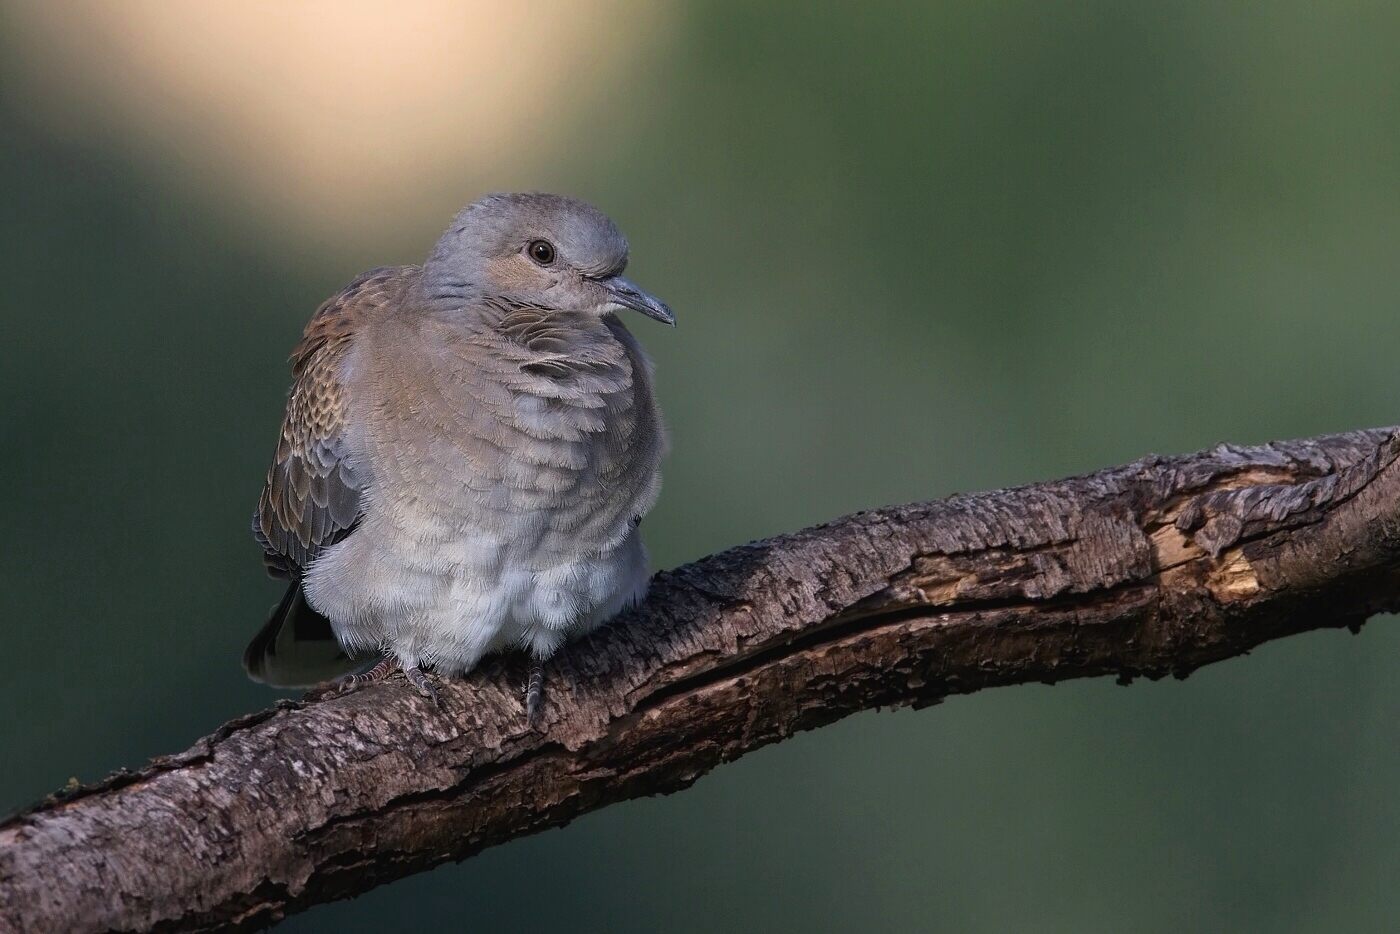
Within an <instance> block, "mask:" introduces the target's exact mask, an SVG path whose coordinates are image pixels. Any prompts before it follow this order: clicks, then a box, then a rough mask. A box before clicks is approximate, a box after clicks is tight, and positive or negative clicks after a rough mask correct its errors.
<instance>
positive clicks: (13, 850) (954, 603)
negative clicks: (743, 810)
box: [0, 429, 1400, 932]
mask: <svg viewBox="0 0 1400 934" xmlns="http://www.w3.org/2000/svg"><path fill="white" fill-rule="evenodd" d="M1397 454H1400V439H1397V436H1396V431H1395V430H1394V429H1384V430H1374V431H1361V432H1353V433H1350V434H1344V435H1335V436H1329V437H1323V438H1316V439H1312V440H1308V441H1296V442H1282V443H1275V444H1269V445H1263V446H1259V447H1234V446H1228V445H1221V446H1219V447H1217V448H1214V449H1212V450H1210V451H1206V452H1202V453H1199V454H1193V455H1188V456H1183V457H1149V458H1145V459H1143V460H1140V461H1137V462H1135V463H1132V464H1128V465H1126V466H1123V467H1117V468H1111V469H1108V470H1103V471H1100V472H1098V473H1095V474H1091V475H1089V476H1085V477H1079V478H1074V479H1069V480H1063V481H1057V482H1053V483H1043V484H1036V485H1033V486H1027V487H1021V488H1018V489H1013V490H1001V491H996V492H991V493H981V494H975V495H966V496H954V497H951V498H949V499H946V500H941V501H937V502H928V503H916V504H912V505H907V506H894V507H889V508H885V509H879V510H874V511H871V512H863V513H858V514H856V515H853V516H847V517H845V518H842V519H838V520H836V521H834V522H831V523H828V524H826V525H822V526H818V527H815V528H811V529H806V530H803V531H801V532H797V533H794V534H792V535H785V536H779V537H777V538H773V539H769V540H767V541H763V542H756V543H752V544H748V545H742V546H740V547H737V548H733V549H730V550H729V551H726V552H723V553H721V554H717V555H713V556H711V557H709V558H705V559H703V560H701V561H697V562H695V563H693V564H690V565H687V566H685V567H682V568H678V569H677V570H674V571H670V572H665V573H662V574H659V575H658V576H657V578H656V580H655V581H654V583H653V586H652V590H651V594H650V596H649V597H648V599H647V601H646V603H645V604H644V605H643V606H641V607H640V608H638V609H637V610H635V611H633V612H631V613H629V614H627V615H626V616H625V617H624V618H622V619H620V620H618V621H617V622H616V623H615V624H613V625H611V626H609V627H607V628H605V629H603V630H601V631H599V632H597V633H595V634H593V635H592V636H590V637H588V638H587V639H585V640H583V641H582V642H580V643H577V644H575V645H574V646H572V647H571V648H570V649H569V651H568V657H567V662H566V663H562V662H556V663H554V665H553V666H552V667H553V670H552V671H551V673H550V676H551V683H552V684H553V685H554V689H553V690H552V691H551V692H550V693H549V695H548V699H547V703H546V707H545V710H544V713H543V721H544V724H545V725H544V728H543V729H542V730H541V731H539V732H533V731H531V730H529V729H528V728H527V726H526V723H525V719H524V714H523V711H522V709H521V705H520V702H519V697H518V694H519V691H518V688H519V685H518V684H517V683H516V682H517V681H518V680H519V675H518V674H515V673H511V672H509V671H507V672H504V673H501V674H498V675H497V676H495V677H494V678H492V677H487V676H485V675H483V674H476V675H473V676H471V677H469V678H468V679H466V680H464V681H459V682H455V683H451V684H448V685H445V688H444V690H443V705H442V707H441V709H438V708H435V707H433V706H432V704H431V703H429V702H427V701H425V700H424V699H423V698H422V697H420V696H419V695H418V694H417V692H415V691H413V690H412V689H411V688H408V687H407V686H406V685H405V684H404V683H403V682H402V681H395V682H391V683H387V684H384V685H379V686H375V687H372V688H369V689H366V690H364V691H362V692H359V693H356V694H352V695H349V696H345V697H334V698H330V699H323V700H317V701H309V702H282V703H279V704H278V705H276V706H275V707H273V708H271V709H269V710H266V711H263V712H260V713H257V714H253V715H251V716H248V717H244V718H242V719H240V720H235V721H233V722H231V723H228V724H226V725H224V726H223V727H222V728H220V729H219V730H218V731H217V732H216V733H214V734H213V735H211V736H209V737H206V738H205V739H202V740H200V741H199V742H198V743H196V744H195V746H194V747H192V748H191V749H189V750H187V751H186V752H184V753H181V754H179V755H174V756H168V757H163V758H160V759H157V760H155V761H153V762H151V763H150V764H149V765H148V766H147V767H145V768H144V769H141V770H140V771H136V772H123V773H118V774H117V775H114V776H112V777H110V778H108V779H107V780H105V781H103V782H100V783H98V784H96V785H93V786H90V787H80V788H76V789H72V790H66V791H65V792H63V793H60V794H58V795H54V796H51V797H50V798H48V799H46V800H44V801H43V802H40V803H39V804H37V805H36V806H34V807H33V808H31V809H29V810H27V811H25V812H22V813H20V814H18V815H15V816H13V817H11V818H9V819H8V820H6V821H5V822H4V823H3V824H0V930H6V931H8V930H14V931H49V930H64V931H74V932H78V931H104V930H109V929H116V930H132V931H231V930H254V929H259V928H261V927H265V926H266V925H268V924H270V923H273V922H275V921H276V920H278V919H280V918H282V917H283V916H284V915H285V914H287V913H289V912H294V911H299V910H302V909H304V908H307V907H309V906H311V905H314V904H316V903H318V902H323V901H328V900H331V899H335V898H342V897H346V896H349V895H353V894H356V893H358V892H362V891H365V890H366V889H368V888H370V887H372V886H375V885H378V884H380V883H382V882H386V881H390V880H392V879H395V878H398V877H401V876H404V875H407V874H409V873H413V872H418V871H420V870H423V869H427V868H429V867H431V866H434V865H436V864H439V863H441V862H444V861H447V860H460V859H463V858H466V857H468V856H471V855H472V854H474V853H476V852H478V851H480V850H481V849H482V848H484V847H487V846H490V845H492V844H495V843H500V842H502V841H505V840H509V839H511V838H513V837H518V836H521V835H524V834H528V833H533V832H535V831H539V830H543V829H545V828H548V827H555V826H559V825H562V824H564V823H567V822H568V821H569V820H571V819H572V818H574V817H577V816H578V815H580V814H582V813H585V812H587V811H590V810H593V809H595V808H599V807H602V806H604V805H607V804H609V803H612V802H615V801H621V800H624V799H627V798H632V797H636V796H639V795H649V794H658V793H665V792H671V791H676V790H678V789H681V788H684V787H686V786H688V785H689V784H691V783H692V782H694V781H695V780H696V779H697V778H699V777H700V776H701V775H703V774H704V773H705V772H707V771H708V770H710V769H712V768H713V767H715V766H716V765H718V764H719V763H721V762H724V761H728V760H732V759H735V758H737V757H738V756H741V755H743V754H744V753H746V752H748V751H750V750H752V749H756V748H758V747H760V746H763V745H766V744H768V743H772V742H775V741H778V740H781V739H782V738H784V737H785V736H788V735H790V734H791V733H793V732H794V731H797V730H804V729H812V728H814V727H819V726H822V725H823V724H826V723H830V722H832V721H834V720H837V719H839V718H841V717H843V716H846V715H847V714H850V713H854V712H856V711H859V710H864V709H868V708H871V707H875V706H882V705H886V706H900V705H910V704H912V705H915V706H925V705H928V704H932V703H936V702H937V701H939V700H940V699H942V698H943V697H945V696H947V695H949V694H953V693H966V692H970V691H975V690H978V689H980V688H984V687H991V686H996V685H1003V684H1016V683H1022V682H1028V681H1044V682H1054V681H1059V680H1063V679H1066V678H1075V677H1085V676H1093V675H1108V674H1111V675H1117V676H1118V677H1119V679H1120V680H1124V681H1129V680H1131V679H1132V678H1134V677H1137V676H1146V677H1150V678H1157V677H1162V676H1164V675H1167V674H1174V675H1176V676H1178V677H1184V676H1185V675H1186V674H1188V673H1189V672H1190V671H1192V670H1193V669H1195V668H1197V667H1199V666H1201V665H1204V664H1207V663H1209V662H1213V661H1218V660H1220V659H1224V658H1229V657H1231V656H1234V655H1238V654H1241V653H1243V652H1245V651H1247V650H1248V649H1250V648H1251V647H1253V646H1255V645H1258V644H1259V643H1261V642H1264V641H1266V640H1268V639H1273V638H1278V637H1281V636H1285V635H1289V634H1291V633H1296V632H1301V631H1303V630H1307V629H1313V628H1319V627H1329V626H1330V627H1339V626H1347V627H1351V628H1352V629H1356V628H1357V627H1359V626H1360V624H1361V623H1362V622H1363V621H1364V620H1365V619H1366V618H1367V617H1368V616H1370V615H1372V614H1374V613H1377V612H1381V611H1386V610H1390V609H1394V608H1395V607H1397V606H1400V464H1397V463H1396V460H1397ZM561 664H566V667H567V668H568V669H571V671H568V672H564V671H561V668H560V665H561ZM568 676H572V677H573V678H574V679H576V681H577V683H578V685H579V688H578V691H577V693H574V692H571V691H570V690H569V689H568V687H567V686H566V685H567V682H568V680H569V678H568Z"/></svg>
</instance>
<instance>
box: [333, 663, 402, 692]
mask: <svg viewBox="0 0 1400 934" xmlns="http://www.w3.org/2000/svg"><path fill="white" fill-rule="evenodd" d="M398 670H399V660H398V659H397V658H395V657H394V656H392V655H390V656H388V657H387V658H382V659H380V660H379V662H378V664H376V665H375V666H374V667H373V668H371V669H370V670H369V671H362V672H360V673H359V674H357V675H346V676H345V677H343V678H339V679H337V680H335V681H332V682H331V684H333V685H334V686H335V687H336V688H337V689H338V690H339V692H340V693H341V694H349V693H350V692H351V691H358V690H359V689H360V688H362V687H364V686H365V685H367V684H378V683H379V682H380V681H383V680H384V679H385V678H387V677H389V676H390V675H391V674H393V673H394V672H396V671H398Z"/></svg>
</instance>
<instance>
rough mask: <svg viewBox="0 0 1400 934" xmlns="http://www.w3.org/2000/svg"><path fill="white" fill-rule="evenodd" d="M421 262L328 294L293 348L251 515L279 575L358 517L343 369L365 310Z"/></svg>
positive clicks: (300, 567) (392, 294)
mask: <svg viewBox="0 0 1400 934" xmlns="http://www.w3.org/2000/svg"><path fill="white" fill-rule="evenodd" d="M417 271H418V270H417V267H415V266H400V267H392V268H386V269H376V270H374V271H373V272H367V273H365V274H364V275H362V276H360V277H359V278H358V279H356V280H355V281H354V282H352V283H350V284H349V285H348V286H346V287H345V289H344V290H343V291H341V292H340V293H339V294H337V295H334V296H332V297H331V298H330V299H328V300H327V301H326V302H325V303H324V304H323V305H321V307H320V308H319V309H317V311H316V314H315V315H314V316H312V318H311V321H310V322H308V323H307V325H306V330H305V332H304V333H303V335H302V339H301V343H300V344H298V345H297V349H296V350H295V351H294V352H293V353H292V377H293V382H292V390H291V392H290V393H289V394H288V397H287V414H286V417H285V418H284V419H283V421H282V433H281V436H280V437H279V438H278V440H277V454H276V457H275V458H274V459H273V462H272V466H271V467H270V468H269V469H268V472H267V484H266V486H264V487H263V492H262V497H261V498H260V499H259V500H258V509H257V512H255V513H254V514H253V534H254V536H256V537H257V539H258V543H259V544H261V545H262V546H263V551H264V561H265V563H266V564H267V569H268V573H269V574H271V575H272V576H273V577H283V578H291V579H298V578H300V576H301V574H302V572H303V571H304V570H305V569H306V567H307V566H308V565H309V564H310V562H311V561H312V560H314V559H315V558H316V556H317V555H319V554H320V553H321V551H322V550H323V549H325V548H326V547H328V546H330V545H332V544H334V543H335V542H338V541H340V540H341V539H343V538H344V537H345V536H346V535H347V534H349V532H350V530H351V529H353V528H354V526H355V523H356V522H357V521H358V520H359V518H360V511H361V496H362V493H363V491H364V484H365V479H366V478H364V477H362V476H359V475H358V474H357V473H356V470H355V467H354V466H353V464H352V463H351V458H350V457H349V453H350V452H349V450H348V443H347V439H346V424H347V414H348V407H349V404H350V398H349V393H348V391H347V388H346V386H345V384H344V383H343V381H342V379H341V371H342V368H343V366H344V363H345V360H346V356H347V354H348V353H349V351H350V349H351V347H352V345H353V341H354V337H355V333H356V330H357V328H358V327H359V326H360V324H361V323H362V322H363V320H364V319H365V317H366V316H367V315H369V314H371V313H372V312H373V311H374V310H375V309H377V308H379V307H382V306H383V305H384V304H385V303H387V302H392V301H394V300H395V299H397V298H398V297H399V296H400V295H401V294H402V293H403V290H404V288H405V287H406V286H407V284H408V283H409V281H410V280H411V277H412V276H413V275H414V274H416V273H417Z"/></svg>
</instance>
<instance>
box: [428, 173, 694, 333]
mask: <svg viewBox="0 0 1400 934" xmlns="http://www.w3.org/2000/svg"><path fill="white" fill-rule="evenodd" d="M626 268H627V238H625V237H623V236H622V232H621V231H620V230H618V229H617V225H616V224H614V223H613V222H612V221H611V220H609V219H608V218H607V216H606V215H604V214H603V213H602V212H601V211H599V210H598V209H597V208H595V207H593V206H592V205H590V204H586V203H584V202H582V201H578V200H576V199H574V198H566V197H564V196H563V195H550V194H541V193H530V194H494V195H487V196H486V197H484V198H481V199H480V200H478V201H475V202H473V203H472V204H469V205H467V207H465V208H463V209H462V212H461V213H460V214H458V215H457V217H456V219H455V220H453V222H452V226H451V227H449V228H447V232H446V233H444V234H443V235H442V239H440V240H439V241H438V243H437V246H436V247H434V248H433V252H432V255H431V256H429V257H428V261H427V262H426V263H424V265H423V281H424V286H425V287H426V289H427V290H428V293H429V294H430V295H434V296H440V297H443V298H466V299H470V298H477V297H499V298H505V299H508V300H513V301H518V302H521V303H524V304H531V305H539V306H541V307H544V308H550V309H556V310H559V311H586V312H592V313H594V314H598V315H605V314H613V313H615V312H618V311H621V310H622V309H624V308H631V309H632V310H634V311H640V312H641V313H642V314H644V315H646V316H647V317H649V318H655V319H656V320H657V321H663V322H665V323H666V324H675V323H676V318H675V316H674V315H673V314H671V309H670V308H668V307H666V304H665V303H664V302H662V301H661V300H660V299H658V298H655V297H654V296H652V295H649V294H647V293H646V292H643V291H642V290H641V289H639V288H637V286H635V285H633V284H632V283H631V282H630V281H629V280H627V279H624V278H623V277H622V272H623V270H624V269H626Z"/></svg>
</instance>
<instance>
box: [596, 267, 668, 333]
mask: <svg viewBox="0 0 1400 934" xmlns="http://www.w3.org/2000/svg"><path fill="white" fill-rule="evenodd" d="M599 281H600V282H601V283H602V284H603V286H605V287H606V288H607V290H608V293H609V295H610V296H611V297H612V300H613V302H614V303H615V304H618V305H621V306H622V307H623V308H631V309H632V310H633V311H640V312H641V313H642V314H644V315H646V316H647V317H648V318H655V319H656V320H657V321H660V322H661V323H663V324H670V325H675V323H676V316H675V315H673V314H671V309H670V308H668V307H666V303H665V302H663V301H662V300H661V299H659V298H657V297H656V296H654V295H648V294H647V293H646V292H643V291H642V290H641V289H639V288H637V287H636V286H635V285H633V284H632V283H631V281H629V280H627V279H624V278H622V277H621V276H608V277H607V278H606V279H600V280H599Z"/></svg>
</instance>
